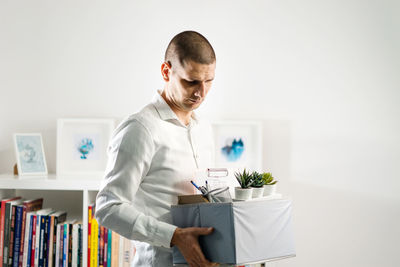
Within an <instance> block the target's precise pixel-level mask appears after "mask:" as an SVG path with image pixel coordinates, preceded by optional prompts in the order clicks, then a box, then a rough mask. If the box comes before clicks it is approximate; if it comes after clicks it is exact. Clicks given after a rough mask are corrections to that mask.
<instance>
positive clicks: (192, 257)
mask: <svg viewBox="0 0 400 267" xmlns="http://www.w3.org/2000/svg"><path fill="white" fill-rule="evenodd" d="M213 230H214V229H213V228H212V227H210V228H205V227H188V228H176V230H175V232H174V235H173V236H172V239H171V245H174V246H177V247H178V249H179V250H180V252H181V253H182V255H183V257H184V258H185V260H186V261H187V263H188V264H189V266H190V267H192V266H193V267H208V266H219V264H217V263H212V262H209V261H208V260H207V259H206V258H205V257H204V254H203V252H202V251H201V248H200V245H199V240H198V239H199V236H200V235H209V234H211V233H212V231H213Z"/></svg>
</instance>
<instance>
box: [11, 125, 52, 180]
mask: <svg viewBox="0 0 400 267" xmlns="http://www.w3.org/2000/svg"><path fill="white" fill-rule="evenodd" d="M13 137H14V148H15V154H16V158H17V169H18V175H19V176H37V175H47V164H46V157H45V154H44V147H43V140H42V135H41V134H40V133H15V134H14V136H13Z"/></svg>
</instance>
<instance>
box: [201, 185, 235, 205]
mask: <svg viewBox="0 0 400 267" xmlns="http://www.w3.org/2000/svg"><path fill="white" fill-rule="evenodd" d="M204 196H205V197H206V198H208V201H210V202H211V203H225V202H232V198H231V194H230V193H229V187H222V188H216V189H213V190H211V191H210V192H208V193H207V194H205V195H204Z"/></svg>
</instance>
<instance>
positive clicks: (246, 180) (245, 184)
mask: <svg viewBox="0 0 400 267" xmlns="http://www.w3.org/2000/svg"><path fill="white" fill-rule="evenodd" d="M235 177H236V180H237V181H238V182H239V184H240V187H241V188H243V189H246V188H249V187H250V186H251V185H252V184H253V182H254V180H253V176H252V174H251V173H250V172H248V171H246V169H244V170H243V172H235Z"/></svg>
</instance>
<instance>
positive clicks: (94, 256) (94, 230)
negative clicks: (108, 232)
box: [90, 218, 99, 267]
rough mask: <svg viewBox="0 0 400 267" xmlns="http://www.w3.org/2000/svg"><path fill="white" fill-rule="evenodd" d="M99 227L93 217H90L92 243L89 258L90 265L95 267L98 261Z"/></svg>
mask: <svg viewBox="0 0 400 267" xmlns="http://www.w3.org/2000/svg"><path fill="white" fill-rule="evenodd" d="M98 233H99V227H98V224H97V221H96V219H95V218H92V245H91V247H90V249H91V251H92V252H91V254H92V255H91V256H90V257H91V259H92V263H91V264H92V267H97V266H98V265H97V263H98V254H99V253H98V243H99V238H98V236H99V234H98Z"/></svg>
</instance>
